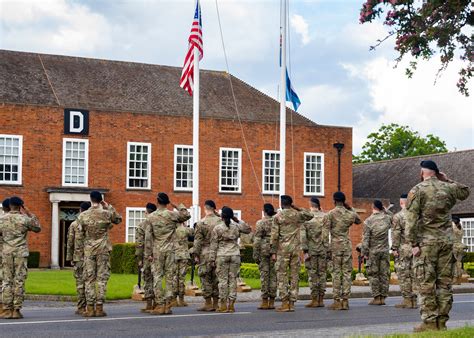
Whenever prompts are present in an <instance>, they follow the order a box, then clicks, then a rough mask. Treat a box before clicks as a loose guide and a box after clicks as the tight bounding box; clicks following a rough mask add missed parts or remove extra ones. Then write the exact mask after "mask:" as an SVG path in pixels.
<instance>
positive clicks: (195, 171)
mask: <svg viewBox="0 0 474 338" xmlns="http://www.w3.org/2000/svg"><path fill="white" fill-rule="evenodd" d="M193 83H194V88H193V222H197V221H198V220H199V219H200V208H199V50H198V49H197V48H196V47H194V79H193Z"/></svg>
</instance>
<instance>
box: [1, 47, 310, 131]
mask: <svg viewBox="0 0 474 338" xmlns="http://www.w3.org/2000/svg"><path fill="white" fill-rule="evenodd" d="M180 76H181V68H179V67H169V66H159V65H151V64H144V63H134V62H121V61H110V60H99V59H91V58H81V57H71V56H60V55H47V54H37V53H25V52H16V51H7V50H0V103H11V104H25V105H42V106H52V107H68V108H83V109H89V110H102V111H112V112H120V111H126V112H136V113H152V114H159V115H172V116H192V111H193V109H192V107H193V103H192V98H191V97H190V96H189V94H188V93H187V92H186V91H185V90H183V89H182V88H180V87H179V79H180ZM231 78H232V85H233V88H234V92H235V96H236V101H237V105H238V108H239V113H240V116H241V119H242V120H243V121H253V122H276V121H278V120H279V109H280V108H279V103H278V102H277V101H276V100H274V99H273V98H271V97H269V96H267V95H265V94H263V93H262V92H260V91H258V90H257V89H255V88H254V87H252V86H250V85H248V84H247V83H245V82H244V81H242V80H240V79H238V78H236V77H235V76H233V75H231ZM200 79H201V93H200V108H201V109H200V110H201V116H202V117H205V118H215V119H232V120H234V119H237V114H236V111H235V106H234V101H233V98H232V91H231V87H230V81H229V75H228V74H227V73H226V72H222V71H210V70H201V72H200ZM291 116H292V117H293V123H294V124H296V125H308V126H316V125H317V124H316V123H314V122H313V121H311V120H309V119H307V118H306V117H304V116H302V115H300V114H298V113H296V112H294V111H293V110H291V109H287V122H288V123H290V121H291Z"/></svg>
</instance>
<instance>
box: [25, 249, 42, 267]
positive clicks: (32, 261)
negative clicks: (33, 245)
mask: <svg viewBox="0 0 474 338" xmlns="http://www.w3.org/2000/svg"><path fill="white" fill-rule="evenodd" d="M39 263H40V253H39V252H38V251H31V252H30V255H29V256H28V267H29V268H33V269H35V268H39Z"/></svg>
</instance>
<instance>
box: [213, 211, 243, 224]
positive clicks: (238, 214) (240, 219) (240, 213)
mask: <svg viewBox="0 0 474 338" xmlns="http://www.w3.org/2000/svg"><path fill="white" fill-rule="evenodd" d="M232 210H233V211H234V216H235V217H237V218H238V219H239V221H242V210H234V209H232ZM217 212H218V213H219V214H220V213H222V209H219V210H218V211H217ZM232 222H233V221H232Z"/></svg>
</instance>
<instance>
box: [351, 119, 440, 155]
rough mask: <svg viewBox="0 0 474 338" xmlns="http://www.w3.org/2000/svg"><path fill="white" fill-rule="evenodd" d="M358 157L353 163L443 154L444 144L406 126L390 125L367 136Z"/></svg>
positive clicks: (433, 137) (383, 126) (431, 136)
mask: <svg viewBox="0 0 474 338" xmlns="http://www.w3.org/2000/svg"><path fill="white" fill-rule="evenodd" d="M367 138H368V141H367V142H366V143H365V144H364V145H363V147H362V152H361V153H360V155H359V156H354V157H353V162H354V163H366V162H376V161H383V160H392V159H395V158H401V157H410V156H420V155H429V154H438V153H445V152H447V151H448V149H447V148H446V143H445V142H444V141H442V140H441V139H440V138H439V137H437V136H434V135H431V134H429V135H427V136H426V137H422V136H420V134H419V133H418V132H417V131H413V130H411V129H410V128H409V127H408V126H400V125H398V124H395V123H392V124H389V125H382V127H380V129H379V130H378V131H377V132H375V133H371V134H369V136H368V137H367Z"/></svg>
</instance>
